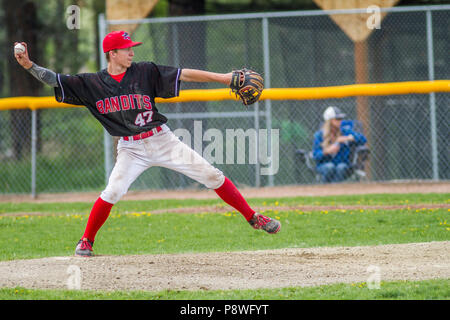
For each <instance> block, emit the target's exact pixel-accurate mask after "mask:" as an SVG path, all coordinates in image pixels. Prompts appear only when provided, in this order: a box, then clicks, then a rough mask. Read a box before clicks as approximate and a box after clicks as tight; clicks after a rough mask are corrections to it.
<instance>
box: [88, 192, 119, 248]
mask: <svg viewBox="0 0 450 320" xmlns="http://www.w3.org/2000/svg"><path fill="white" fill-rule="evenodd" d="M112 206H113V204H111V203H108V202H106V201H103V200H102V198H100V197H99V198H98V199H97V201H95V203H94V206H93V207H92V211H91V214H90V215H89V219H88V222H87V226H86V229H85V231H84V235H83V238H88V239H89V240H91V241H92V242H94V239H95V235H96V234H97V231H98V230H99V229H100V228H101V227H102V225H103V224H104V223H105V221H106V219H108V216H109V213H110V212H111V208H112Z"/></svg>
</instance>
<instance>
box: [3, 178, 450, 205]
mask: <svg viewBox="0 0 450 320" xmlns="http://www.w3.org/2000/svg"><path fill="white" fill-rule="evenodd" d="M238 188H239V190H240V191H241V193H242V194H243V195H244V197H246V198H276V197H297V196H333V195H352V194H376V193H378V194H383V193H391V194H392V193H397V194H398V193H450V181H443V182H430V181H416V182H414V181H408V182H386V183H382V182H376V183H375V182H368V183H342V184H326V185H289V186H277V187H264V188H248V187H245V186H240V185H238ZM98 196H99V193H98V192H85V193H54V194H39V195H38V196H37V198H36V199H32V198H31V196H30V195H0V202H29V201H32V202H35V203H42V202H77V201H88V202H91V201H92V202H93V201H95V200H96V199H97V198H98ZM122 199H123V200H152V199H217V194H216V193H215V192H214V191H213V190H190V189H188V190H146V191H130V192H128V193H127V194H126V195H125V196H124V197H123V198H122Z"/></svg>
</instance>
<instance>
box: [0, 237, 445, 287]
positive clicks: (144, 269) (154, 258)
mask: <svg viewBox="0 0 450 320" xmlns="http://www.w3.org/2000/svg"><path fill="white" fill-rule="evenodd" d="M448 252H450V242H449V241H444V242H429V243H408V244H397V245H393V244H390V245H381V246H366V247H339V248H338V247H336V248H306V249H303V248H288V249H279V250H264V251H249V252H224V253H197V254H163V255H135V256H96V257H93V258H79V257H52V258H43V259H33V260H15V261H4V262H0V287H16V286H21V287H25V288H35V289H37V288H40V289H67V288H73V287H69V286H70V285H73V284H74V282H72V281H73V279H74V276H75V274H76V273H75V272H76V270H77V271H79V273H78V274H79V275H80V277H79V279H80V280H81V281H80V282H79V283H80V288H81V289H86V290H106V291H109V290H146V291H158V290H164V289H169V290H216V289H223V290H228V289H256V288H281V287H293V286H316V285H324V284H332V283H357V282H367V283H369V282H370V283H371V281H370V279H376V277H379V279H380V280H381V281H390V280H426V279H436V278H450V255H448V254H447V253H448ZM374 276H375V277H374Z"/></svg>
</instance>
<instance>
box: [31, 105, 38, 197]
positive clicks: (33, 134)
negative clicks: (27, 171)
mask: <svg viewBox="0 0 450 320" xmlns="http://www.w3.org/2000/svg"><path fill="white" fill-rule="evenodd" d="M36 144H37V111H36V109H33V110H31V197H32V198H33V199H36V153H37V147H36Z"/></svg>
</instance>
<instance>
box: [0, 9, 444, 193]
mask: <svg viewBox="0 0 450 320" xmlns="http://www.w3.org/2000/svg"><path fill="white" fill-rule="evenodd" d="M382 12H383V13H384V12H387V11H385V10H384V9H383V10H382ZM331 13H333V14H344V13H345V14H358V13H361V11H358V10H351V11H333V12H326V11H314V12H310V11H307V12H300V11H299V12H289V13H264V14H248V15H226V16H202V17H186V18H182V17H177V18H154V19H144V20H140V21H127V23H129V24H133V25H135V26H136V28H135V30H134V31H133V35H132V37H133V40H134V41H142V42H143V45H142V46H140V47H137V48H136V49H135V61H143V60H147V61H154V62H155V63H157V64H162V65H173V66H180V67H182V68H196V69H202V70H209V71H215V72H229V71H230V70H231V69H235V68H240V67H242V66H247V67H251V68H252V69H254V70H257V71H259V72H261V73H262V74H263V75H264V77H265V81H266V86H267V87H271V88H282V87H324V86H335V85H347V84H353V83H355V82H357V81H358V82H367V83H384V82H400V81H423V80H434V79H450V56H449V52H450V38H449V34H448V30H450V6H432V7H406V8H393V9H390V10H389V12H387V15H386V16H385V17H384V19H383V20H382V21H381V25H380V28H379V29H376V28H375V29H373V30H372V31H371V32H370V35H368V37H367V39H366V40H365V41H360V42H358V43H355V42H353V41H352V40H351V39H350V37H349V36H348V35H347V33H346V32H344V31H343V30H342V29H341V28H340V27H339V25H338V24H337V23H336V22H335V20H333V19H332V18H331V17H330V14H331ZM118 23H119V22H118V21H107V22H106V23H105V24H101V25H103V27H104V29H103V30H107V26H110V27H111V26H112V25H116V24H118ZM121 23H123V21H122V22H121ZM366 28H367V26H366ZM218 87H220V85H217V84H204V83H183V84H182V87H181V89H182V90H183V89H194V88H195V89H203V88H204V89H208V88H218ZM329 105H334V106H337V107H339V108H340V109H341V110H342V111H343V112H345V113H346V114H347V117H348V118H349V119H356V120H359V122H360V123H361V124H362V131H363V133H364V134H365V135H366V137H367V139H368V143H367V146H368V148H369V149H370V155H369V158H368V161H367V162H366V166H365V171H366V174H367V179H369V180H371V181H389V180H399V179H401V180H404V179H406V180H416V179H433V180H447V179H449V178H450V167H449V163H450V154H449V145H448V141H449V133H450V131H449V123H450V118H449V110H450V96H449V94H448V93H432V94H426V95H423V94H420V95H419V94H409V95H392V96H376V97H351V98H342V99H321V100H286V101H278V100H277V101H270V100H264V101H261V102H259V103H258V104H256V105H254V106H251V107H249V108H244V107H243V106H242V105H241V104H240V103H237V102H235V101H214V102H190V103H177V104H159V105H158V109H159V110H160V111H161V112H162V113H163V114H165V115H166V116H167V117H168V118H169V122H168V125H169V127H170V128H171V129H172V130H173V131H175V132H177V129H179V130H180V129H187V131H188V132H190V134H191V140H190V141H185V142H188V143H191V146H192V147H194V148H195V149H196V150H197V151H199V152H202V154H203V155H204V156H205V157H206V158H207V159H208V160H210V161H211V162H213V164H214V165H215V166H216V167H218V168H219V169H221V170H222V171H223V172H224V173H225V175H226V176H228V177H230V178H231V179H232V180H233V181H234V182H235V183H236V184H238V185H240V186H242V185H246V186H268V185H287V184H310V183H317V180H316V178H315V172H314V170H310V169H308V168H307V167H306V165H305V164H304V163H302V162H301V161H300V157H299V155H298V153H297V152H296V151H297V150H298V149H304V150H311V148H312V142H313V135H314V133H315V132H316V131H317V130H319V128H320V124H321V123H322V113H323V111H324V110H325V108H326V107H327V106H329ZM15 112H18V111H8V112H6V111H4V112H0V160H1V163H2V165H1V168H0V180H1V185H0V193H27V192H30V191H31V189H30V188H32V186H34V188H35V189H34V191H36V192H57V191H85V190H100V189H102V188H103V187H104V186H105V176H107V173H106V175H105V171H106V172H109V171H110V170H111V166H112V164H113V162H114V160H113V155H114V152H113V151H112V150H113V145H114V143H111V140H109V139H108V138H107V137H106V136H104V134H103V129H102V128H101V126H100V124H98V123H97V122H96V120H95V119H94V118H93V117H92V116H91V115H90V114H89V112H88V111H87V110H85V109H84V108H74V109H61V110H54V109H48V110H40V111H37V112H36V113H35V114H34V116H33V117H34V118H35V119H34V122H32V123H34V125H33V126H31V127H27V126H26V125H25V123H29V122H28V121H27V117H31V113H30V112H29V111H20V112H21V117H22V118H23V119H24V125H23V129H24V130H22V131H20V130H19V131H18V130H15V131H14V130H12V129H11V119H12V117H15V116H16V115H15ZM267 128H272V129H277V130H278V131H275V130H274V131H272V133H276V132H278V133H279V134H278V135H273V136H271V135H270V133H271V131H268V136H269V137H271V138H272V139H274V140H275V142H277V143H276V144H274V145H272V148H270V145H269V147H268V148H266V149H268V150H266V151H267V155H272V156H273V157H272V159H271V160H272V162H266V163H264V162H262V161H261V159H258V160H259V161H257V163H255V162H254V161H252V154H253V153H252V152H253V151H255V150H256V151H258V150H260V149H261V148H264V147H265V146H264V145H261V143H259V140H258V139H256V140H255V139H252V137H253V136H254V135H255V134H256V133H259V132H263V129H267ZM19 129H20V123H19ZM32 132H34V133H35V134H34V135H33V134H32ZM227 134H228V135H227ZM246 135H247V136H246ZM104 137H105V138H104ZM232 137H233V138H232ZM242 137H244V138H243V139H244V140H245V144H244V145H245V147H244V148H243V149H238V148H240V147H241V146H242V145H243V144H242V143H241V144H239V143H238V140H239V139H242ZM227 138H230V139H229V140H227ZM33 141H34V143H32V142H33ZM218 141H220V143H219V144H222V146H223V147H222V148H220V147H216V146H218V145H219V144H215V143H217V142H218ZM269 142H270V139H269ZM17 144H22V146H21V147H20V148H18V146H17ZM105 146H106V147H105ZM19 149H20V150H23V152H22V153H21V154H20V155H19V154H18V153H17V150H19ZM32 149H34V151H35V152H32ZM256 153H257V154H258V152H256ZM276 153H278V155H277V156H276ZM230 154H234V155H233V157H230ZM242 155H245V160H244V163H242V158H241V156H242ZM276 157H278V159H276ZM31 160H33V161H31ZM276 161H278V163H275V162H276ZM105 166H106V170H105ZM270 166H272V167H273V169H274V170H275V171H274V173H276V174H261V172H262V171H261V170H262V169H265V168H268V167H270ZM195 186H196V184H195V182H194V181H192V180H190V179H189V178H186V177H184V176H182V175H180V174H178V173H175V172H171V171H169V170H167V169H164V168H151V169H149V170H147V171H146V172H144V174H142V175H141V177H139V178H138V180H137V181H136V182H135V183H134V184H133V185H132V188H133V189H135V188H137V189H147V188H148V189H174V188H189V187H195Z"/></svg>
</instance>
